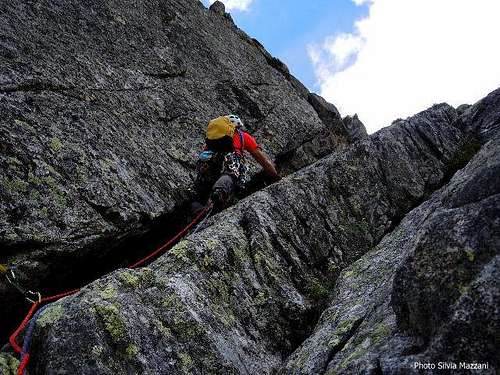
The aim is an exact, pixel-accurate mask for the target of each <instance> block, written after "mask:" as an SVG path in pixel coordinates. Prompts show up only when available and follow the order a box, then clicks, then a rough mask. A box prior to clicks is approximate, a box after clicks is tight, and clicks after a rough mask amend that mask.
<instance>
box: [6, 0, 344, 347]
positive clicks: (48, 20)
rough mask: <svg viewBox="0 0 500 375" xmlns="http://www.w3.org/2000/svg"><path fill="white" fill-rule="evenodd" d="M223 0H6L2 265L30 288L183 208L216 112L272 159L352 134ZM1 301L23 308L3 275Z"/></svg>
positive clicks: (60, 278)
mask: <svg viewBox="0 0 500 375" xmlns="http://www.w3.org/2000/svg"><path fill="white" fill-rule="evenodd" d="M223 8H224V7H223V4H222V3H220V2H218V3H215V4H214V5H213V6H212V8H211V10H207V9H205V8H204V7H203V6H202V4H201V3H200V2H198V1H192V0H161V1H160V0H152V1H144V2H140V3H137V4H135V5H134V6H131V5H130V2H128V1H122V0H118V1H114V0H113V1H112V0H93V1H90V2H86V3H82V2H80V1H76V0H64V1H59V2H53V1H49V0H42V1H36V2H32V1H28V2H18V1H2V2H1V4H0V34H1V35H2V36H1V38H0V113H1V115H2V116H1V117H0V137H1V143H0V247H1V248H2V252H1V253H0V263H10V264H13V265H16V266H17V272H18V276H19V277H20V279H21V280H22V281H23V282H24V283H25V284H26V285H29V287H30V288H32V289H38V288H40V287H42V288H44V287H45V289H44V290H42V291H43V292H47V291H48V289H47V286H48V285H53V286H57V287H58V288H59V285H60V284H61V283H63V284H65V285H67V284H68V282H67V278H68V277H70V278H71V277H73V275H72V271H71V270H73V269H75V267H77V266H78V265H80V266H81V265H82V262H83V263H89V262H90V265H88V268H94V267H96V266H98V265H99V264H100V263H106V262H108V261H106V262H103V261H100V260H99V259H101V258H102V257H106V256H107V254H110V253H112V252H113V251H115V252H120V251H121V250H120V248H121V247H123V246H126V243H127V241H129V240H130V238H132V237H135V236H138V235H141V234H142V233H144V232H145V231H147V230H148V229H149V228H150V227H151V226H152V225H154V224H155V223H156V222H157V221H158V220H160V219H161V218H164V217H167V218H168V217H169V215H170V217H176V216H178V213H179V207H180V206H182V204H183V203H184V202H186V200H187V199H188V189H189V187H190V186H191V183H192V179H193V175H194V165H195V161H196V156H197V153H198V151H199V150H200V148H201V146H202V144H203V134H204V133H203V131H204V128H205V126H206V123H207V122H208V120H209V119H211V118H214V117H217V116H219V115H221V114H227V113H237V114H238V115H239V116H240V117H242V118H243V120H244V121H245V125H246V128H247V130H248V131H250V132H251V133H252V134H253V135H254V136H255V137H256V138H257V140H258V141H259V142H260V143H261V145H262V147H263V149H264V150H265V151H267V152H268V153H269V154H270V155H271V157H272V158H275V157H277V156H279V155H281V154H283V153H287V152H290V151H291V150H293V149H295V148H298V147H300V146H301V145H302V144H303V143H305V142H307V141H309V140H310V139H311V138H313V137H315V136H317V135H318V134H320V133H322V134H323V133H326V134H329V133H330V132H334V133H335V134H336V135H337V139H338V144H334V143H330V144H329V147H330V148H329V149H328V150H326V149H323V150H322V151H321V152H320V153H319V154H320V156H324V155H326V154H327V153H330V152H331V151H333V149H335V147H337V146H340V145H341V143H347V142H348V139H347V135H346V136H345V137H341V136H340V135H341V134H342V132H343V131H344V130H343V128H338V129H337V128H334V126H333V125H332V124H331V123H325V122H323V120H322V119H321V117H320V115H319V114H318V113H317V111H316V109H315V107H314V106H312V105H311V104H310V103H309V102H308V95H309V93H308V92H307V90H305V88H304V87H303V86H301V85H300V84H299V83H298V81H297V80H296V79H294V78H293V76H291V75H290V73H289V72H288V71H287V69H286V66H284V65H283V64H282V63H279V64H278V63H277V60H276V59H274V58H273V57H272V56H270V55H269V53H267V52H266V51H265V50H264V49H263V47H262V46H261V45H260V44H258V42H256V41H254V40H252V39H250V38H249V37H248V36H247V35H246V34H245V33H244V32H243V31H241V30H239V29H238V28H237V27H236V26H235V25H234V23H233V22H232V21H231V19H230V17H227V14H226V13H225V11H224V9H223ZM310 153H311V156H310V157H308V163H309V162H312V161H315V160H317V158H318V153H315V150H314V149H313V150H310ZM313 153H314V155H312V154H313ZM281 165H282V167H283V171H288V172H290V171H292V170H293V168H289V167H288V164H287V163H286V162H284V163H282V164H281ZM301 166H302V165H301ZM256 170H257V169H256V168H255V166H254V169H253V173H255V171H256ZM96 259H97V261H96ZM0 298H2V300H3V301H5V302H6V303H5V304H2V308H0V320H2V321H7V320H9V319H11V318H12V316H13V314H14V311H17V310H16V309H19V308H21V306H20V305H19V296H18V295H17V292H15V291H12V288H10V286H8V285H6V284H4V282H3V279H2V281H0ZM5 306H7V307H5ZM16 314H17V312H16ZM5 327H6V325H3V324H0V336H1V337H5V336H4V335H5V334H6V333H7V332H4V330H5V329H6V328H5Z"/></svg>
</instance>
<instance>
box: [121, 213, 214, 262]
mask: <svg viewBox="0 0 500 375" xmlns="http://www.w3.org/2000/svg"><path fill="white" fill-rule="evenodd" d="M211 209H212V205H211V204H209V205H207V206H205V208H204V209H203V210H201V211H200V213H199V214H198V215H196V217H195V218H194V219H193V221H191V222H190V223H189V224H188V225H187V226H185V227H184V229H182V230H181V231H180V232H179V233H177V234H176V235H175V236H174V237H172V238H171V239H170V240H169V241H167V242H166V243H165V244H164V245H162V246H160V247H159V248H158V249H156V250H155V251H153V252H152V253H151V254H149V255H148V256H147V257H145V258H143V259H141V260H139V261H137V262H135V263H134V264H131V265H130V266H128V268H137V267H139V266H141V265H143V264H144V263H146V262H147V261H148V260H149V259H151V258H154V257H155V256H157V255H158V254H160V253H161V252H163V251H164V250H165V249H167V248H168V247H169V246H170V245H172V244H173V243H174V242H176V241H177V240H178V239H179V238H181V237H183V236H184V235H185V234H186V233H187V232H188V231H189V229H191V227H192V226H193V225H195V224H196V223H197V222H198V220H200V219H201V218H202V217H203V216H204V215H205V214H206V213H207V212H209V211H210V210H211Z"/></svg>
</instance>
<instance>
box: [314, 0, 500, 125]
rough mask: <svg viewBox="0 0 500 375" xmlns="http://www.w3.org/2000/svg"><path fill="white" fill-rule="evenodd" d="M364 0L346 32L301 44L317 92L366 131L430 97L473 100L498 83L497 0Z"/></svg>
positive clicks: (417, 108)
mask: <svg viewBox="0 0 500 375" xmlns="http://www.w3.org/2000/svg"><path fill="white" fill-rule="evenodd" d="M353 1H354V2H355V3H357V4H358V3H359V4H361V3H364V2H369V3H370V5H369V6H370V12H369V15H368V17H367V18H365V19H363V20H359V21H358V22H356V24H355V31H354V33H353V34H340V35H337V36H333V37H328V38H326V39H325V40H324V41H323V43H320V44H314V45H310V46H308V53H309V57H310V59H311V61H312V63H313V65H314V67H315V71H316V75H317V78H318V83H319V85H320V88H321V94H322V95H323V96H324V97H325V98H326V99H327V100H329V101H331V102H332V103H334V104H335V105H336V106H337V107H338V108H339V110H340V111H341V113H342V114H343V115H346V114H353V113H358V114H359V116H360V118H361V120H362V121H363V122H364V123H365V125H366V126H367V128H368V131H369V132H373V131H375V130H377V129H379V128H380V127H382V126H387V125H389V124H390V123H391V122H392V120H395V119H396V118H406V117H408V116H410V115H413V114H415V113H417V112H419V111H421V110H423V109H425V108H427V107H429V106H430V105H432V104H434V103H439V102H447V103H449V104H452V105H455V106H456V105H459V104H462V103H473V102H475V101H477V100H478V99H480V98H481V97H483V96H485V95H486V94H488V93H489V92H490V91H492V90H494V89H496V88H498V87H500V48H498V43H499V42H498V38H499V36H500V22H499V21H498V17H499V15H500V1H498V0H353Z"/></svg>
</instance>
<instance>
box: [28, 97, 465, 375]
mask: <svg viewBox="0 0 500 375" xmlns="http://www.w3.org/2000/svg"><path fill="white" fill-rule="evenodd" d="M456 118H457V114H456V112H455V110H454V109H453V108H452V107H449V106H447V105H440V106H436V107H434V108H432V109H430V110H428V111H426V112H423V113H421V114H419V115H417V116H415V117H413V118H412V119H410V120H408V121H406V122H404V123H401V124H398V125H394V126H392V127H389V128H387V129H384V130H383V131H380V132H379V133H377V134H376V135H374V136H372V137H370V138H368V139H366V140H363V141H360V142H357V143H355V144H354V145H352V146H350V147H349V148H347V149H346V150H344V151H341V152H338V153H334V154H332V155H331V156H328V157H326V158H324V159H322V160H321V161H319V162H316V163H315V164H313V165H312V166H310V167H307V168H304V169H302V170H301V171H299V172H296V173H294V174H292V175H291V176H289V177H288V178H286V179H284V180H283V181H282V182H280V183H277V184H274V185H272V186H270V187H268V188H266V189H264V190H262V191H260V192H257V193H255V194H253V195H252V196H250V197H248V198H246V199H244V200H243V201H241V202H240V203H238V204H237V205H235V206H234V207H232V208H231V209H229V210H227V211H225V212H223V213H220V214H218V215H216V216H214V217H212V218H211V219H210V220H209V222H207V224H206V228H205V229H204V230H203V231H201V232H199V233H197V234H195V235H193V236H190V237H188V238H187V239H185V240H184V241H182V242H181V243H179V244H178V245H177V246H175V247H174V248H173V249H172V250H171V251H170V254H169V255H166V256H164V257H162V258H160V259H159V260H157V261H155V262H154V263H152V264H151V265H150V266H149V267H147V268H144V269H141V270H135V271H130V270H120V271H117V272H114V273H112V274H110V275H108V276H107V277H105V278H103V279H100V280H98V281H96V282H94V283H92V284H90V285H89V286H87V287H85V288H84V289H83V290H82V291H81V292H80V293H79V294H77V295H75V296H72V297H69V298H66V299H64V300H62V301H60V302H57V303H55V304H53V305H52V306H51V307H50V308H49V310H48V311H47V312H46V313H45V314H44V316H43V318H42V322H41V323H39V324H38V328H37V332H36V341H35V343H34V349H33V351H34V353H36V354H34V355H33V359H32V360H33V363H32V366H33V367H32V368H33V369H34V370H35V372H39V373H45V372H47V373H50V372H51V371H65V372H76V373H78V372H80V373H110V374H111V373H128V372H137V373H162V372H164V373H174V374H175V373H179V374H180V373H183V372H192V373H210V372H215V373H221V372H224V373H238V374H240V373H248V374H256V373H263V374H264V373H272V372H273V371H276V370H277V369H279V368H280V367H281V365H282V363H283V360H284V359H285V358H286V357H287V356H288V355H289V354H290V353H292V352H293V350H295V349H296V348H297V347H298V346H299V345H300V344H301V342H302V341H303V340H304V339H305V338H306V337H307V336H308V334H309V333H310V331H311V329H312V327H313V325H314V323H315V321H316V319H317V316H318V314H319V313H320V311H321V309H322V306H324V303H325V301H326V298H327V296H328V295H329V291H330V289H331V286H332V285H333V283H334V282H335V279H336V277H337V276H338V273H339V271H340V270H341V269H342V268H344V267H346V266H347V265H349V264H351V263H352V262H354V261H355V260H357V259H359V257H361V256H362V255H363V254H365V253H366V252H367V251H368V250H369V249H370V248H372V247H373V246H375V245H376V244H377V243H378V242H379V241H380V240H381V239H382V238H383V237H384V235H385V234H387V233H388V232H391V231H392V230H393V229H394V227H395V226H396V225H397V223H398V222H399V221H400V220H401V218H402V217H403V216H404V215H405V213H406V212H408V211H409V210H411V209H412V208H413V207H414V206H416V205H418V204H419V203H420V202H421V201H422V200H423V199H425V197H427V196H428V194H430V193H431V192H432V191H433V190H434V189H436V188H438V187H439V186H441V185H442V184H443V183H444V182H445V181H446V179H447V178H448V177H449V174H450V173H451V172H452V171H451V170H450V166H452V165H454V163H455V160H456V158H457V157H458V156H459V155H460V154H461V153H462V152H463V150H464V149H466V146H467V144H468V141H467V139H466V138H465V137H464V135H463V133H462V132H461V131H460V130H459V129H458V128H456V127H454V126H453V125H452V122H453V120H454V119H456ZM70 343H71V344H70ZM69 358H72V360H68V359H69ZM77 358H78V359H77Z"/></svg>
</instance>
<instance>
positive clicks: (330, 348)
mask: <svg viewBox="0 0 500 375" xmlns="http://www.w3.org/2000/svg"><path fill="white" fill-rule="evenodd" d="M499 176H500V137H499V135H497V136H496V137H494V138H493V139H492V140H491V141H489V142H488V143H486V144H485V145H484V146H483V148H482V149H481V151H480V152H479V153H478V154H477V155H476V156H475V157H474V158H473V159H472V161H471V162H470V163H469V164H468V165H467V166H466V167H465V168H464V169H462V170H460V171H459V172H457V173H456V174H455V175H454V176H453V178H452V180H451V181H450V182H449V184H447V185H446V186H444V187H443V188H442V189H440V190H439V191H437V192H435V193H434V194H433V195H432V196H431V197H430V198H429V200H428V201H426V202H424V203H423V204H422V205H420V206H419V207H417V208H415V209H414V210H412V211H411V212H410V213H409V214H408V215H406V216H405V217H404V219H403V220H402V221H401V223H400V224H399V225H398V226H397V227H396V228H395V229H394V230H393V231H391V232H390V233H388V234H387V235H386V236H385V237H384V238H383V240H382V241H381V242H380V243H379V244H378V245H377V246H376V247H375V248H374V249H373V250H372V251H370V252H369V253H368V254H366V255H365V256H363V257H362V258H361V259H360V260H358V261H357V262H355V263H354V264H353V265H351V266H350V267H348V268H346V269H345V270H344V271H343V272H342V274H341V276H340V278H339V279H338V280H337V283H336V285H335V288H334V290H333V292H332V299H331V300H330V301H329V307H328V309H326V310H325V312H323V314H322V315H321V318H320V320H319V323H318V325H317V326H316V327H315V329H314V332H313V334H312V335H311V336H310V337H309V338H308V339H307V340H305V342H304V343H303V344H302V345H301V347H300V348H299V349H297V350H296V351H295V352H294V353H293V354H292V355H291V356H290V357H289V359H288V361H287V363H286V365H285V366H284V367H283V368H282V370H281V373H283V374H340V373H342V374H376V373H383V374H420V373H421V371H423V370H422V369H419V368H416V367H415V363H421V364H427V363H433V364H434V366H436V367H435V368H436V369H437V368H438V364H439V362H441V363H449V364H450V366H452V365H456V367H455V368H453V367H449V368H452V369H453V373H464V374H465V373H470V372H469V370H467V369H465V368H460V367H459V366H460V363H467V364H470V363H478V364H485V363H488V364H489V368H488V369H486V370H485V371H482V373H486V374H494V373H495V369H498V366H499V363H498V356H497V355H496V351H497V349H496V348H498V345H499V341H498V334H497V333H498V331H499V329H500V320H499V318H498V317H499V314H498V306H500V304H499V302H500V287H499V284H498V272H499V270H498V260H499V253H498V249H499V245H500V236H499V233H500V181H499V178H500V177H499ZM464 366H465V365H464Z"/></svg>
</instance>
